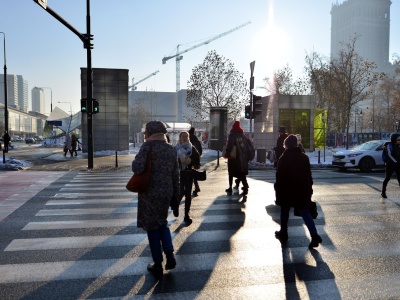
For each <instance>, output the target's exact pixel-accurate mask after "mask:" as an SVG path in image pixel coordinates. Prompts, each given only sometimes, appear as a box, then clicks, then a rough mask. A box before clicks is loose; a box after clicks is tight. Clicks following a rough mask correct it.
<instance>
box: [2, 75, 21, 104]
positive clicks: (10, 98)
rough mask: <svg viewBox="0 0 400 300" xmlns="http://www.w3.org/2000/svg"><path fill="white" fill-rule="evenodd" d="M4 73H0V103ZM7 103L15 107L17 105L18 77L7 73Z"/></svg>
mask: <svg viewBox="0 0 400 300" xmlns="http://www.w3.org/2000/svg"><path fill="white" fill-rule="evenodd" d="M4 99H5V98H4V74H0V103H3V104H5V101H4ZM7 105H8V106H10V107H13V108H17V105H18V78H17V75H9V74H7Z"/></svg>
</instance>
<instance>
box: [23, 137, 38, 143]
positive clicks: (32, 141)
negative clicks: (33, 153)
mask: <svg viewBox="0 0 400 300" xmlns="http://www.w3.org/2000/svg"><path fill="white" fill-rule="evenodd" d="M25 143H26V144H36V140H35V139H34V138H26V139H25Z"/></svg>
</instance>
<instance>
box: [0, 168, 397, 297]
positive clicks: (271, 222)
mask: <svg viewBox="0 0 400 300" xmlns="http://www.w3.org/2000/svg"><path fill="white" fill-rule="evenodd" d="M274 176H275V174H274V172H273V171H265V170H258V171H250V174H249V179H248V180H249V185H250V190H249V195H248V197H247V201H245V199H244V198H243V197H242V195H240V194H234V195H232V196H228V195H226V194H225V193H224V190H225V189H226V188H227V181H228V180H227V173H226V171H225V170H212V171H209V173H208V176H207V177H208V179H207V181H205V182H201V183H200V188H201V192H200V193H199V196H198V197H195V198H194V200H193V201H192V209H191V215H192V218H193V224H192V225H190V226H185V224H184V222H183V217H182V215H183V206H184V205H183V204H182V205H181V216H180V217H179V218H175V217H174V216H173V215H172V213H170V215H169V224H170V228H171V232H172V237H173V243H174V247H175V253H176V259H177V267H176V269H174V270H170V271H164V276H163V278H162V279H161V280H158V279H156V278H154V277H153V276H152V275H151V274H149V273H148V272H147V270H146V266H147V264H148V263H150V262H151V260H152V259H151V253H150V249H149V247H148V242H147V235H146V233H145V232H144V231H143V230H141V229H139V228H137V227H136V214H137V194H134V193H130V192H128V191H126V190H125V184H126V182H127V181H128V179H129V177H130V174H128V173H123V172H113V173H111V172H110V173H90V172H68V173H67V174H65V175H64V176H62V177H60V178H59V179H57V180H56V181H54V182H53V183H52V184H50V185H49V186H48V187H47V188H45V189H43V190H42V191H40V192H39V193H38V194H37V195H36V196H34V197H33V198H31V199H30V200H29V201H27V202H26V203H25V204H24V205H23V206H21V207H20V208H18V209H17V210H16V211H15V212H14V213H13V214H11V215H9V216H8V218H6V219H5V220H3V221H2V222H0V230H1V232H2V234H1V236H0V245H1V248H0V250H1V251H0V299H316V298H317V297H318V299H371V298H373V299H387V298H393V299H397V298H400V288H399V287H398V284H397V282H398V280H399V279H400V263H399V262H398V261H399V256H400V247H399V237H400V234H399V232H400V231H399V227H400V225H399V224H400V223H398V222H396V221H398V220H399V219H400V201H399V200H398V199H399V196H400V193H399V192H398V191H397V192H396V191H395V184H394V183H392V185H391V186H390V189H389V188H388V194H389V198H388V199H387V200H385V201H384V200H381V199H380V198H379V197H377V189H379V187H380V185H381V181H382V176H381V174H372V175H368V176H362V178H360V176H356V175H354V174H351V173H334V172H330V171H317V172H314V182H315V183H314V199H315V200H316V201H317V202H318V208H319V216H318V218H317V219H316V225H317V229H318V231H319V233H320V235H321V236H322V239H323V243H322V246H321V247H320V248H317V249H316V250H313V251H309V250H308V243H309V237H308V232H307V230H306V229H305V227H304V224H303V221H302V220H301V218H297V217H294V216H291V217H290V221H289V226H290V228H289V241H288V243H287V244H286V245H281V244H280V243H279V241H277V240H276V239H275V238H274V234H273V233H274V231H275V230H277V229H278V228H279V224H278V222H279V208H277V207H276V206H275V205H274V199H275V197H274V189H273V183H274ZM389 190H390V191H389ZM390 194H392V195H394V196H395V197H391V196H390Z"/></svg>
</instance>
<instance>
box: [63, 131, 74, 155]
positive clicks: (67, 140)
mask: <svg viewBox="0 0 400 300" xmlns="http://www.w3.org/2000/svg"><path fill="white" fill-rule="evenodd" d="M68 152H69V153H70V155H71V156H72V151H71V137H70V136H69V134H68V133H66V134H65V143H64V156H67V153H68Z"/></svg>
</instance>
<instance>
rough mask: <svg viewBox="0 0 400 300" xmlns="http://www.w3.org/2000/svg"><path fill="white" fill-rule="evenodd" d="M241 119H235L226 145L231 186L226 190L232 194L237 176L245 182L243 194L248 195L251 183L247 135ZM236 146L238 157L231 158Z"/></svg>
mask: <svg viewBox="0 0 400 300" xmlns="http://www.w3.org/2000/svg"><path fill="white" fill-rule="evenodd" d="M243 132H244V131H243V129H242V127H241V126H240V122H239V121H235V122H234V123H233V125H232V129H231V132H230V133H229V136H228V144H227V146H226V157H227V158H228V174H229V188H227V189H226V190H225V192H226V193H227V194H230V195H231V194H232V182H233V177H236V178H237V179H238V180H239V181H241V182H242V184H243V195H247V193H248V190H249V185H248V183H247V178H246V176H247V174H248V173H249V167H248V160H247V148H246V137H245V135H244V133H243ZM233 146H236V157H235V158H231V159H229V156H230V153H231V151H232V149H233Z"/></svg>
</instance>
